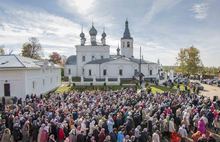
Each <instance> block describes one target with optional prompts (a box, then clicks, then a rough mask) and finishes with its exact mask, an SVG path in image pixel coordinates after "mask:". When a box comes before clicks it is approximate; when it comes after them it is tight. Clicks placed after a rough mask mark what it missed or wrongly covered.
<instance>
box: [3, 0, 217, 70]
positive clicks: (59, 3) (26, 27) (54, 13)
mask: <svg viewBox="0 0 220 142" xmlns="http://www.w3.org/2000/svg"><path fill="white" fill-rule="evenodd" d="M219 6H220V0H0V47H3V48H4V49H5V51H6V53H7V52H8V53H9V52H12V53H13V54H19V53H20V52H21V48H22V45H23V43H25V42H27V41H28V38H29V37H37V38H38V39H39V42H40V43H41V45H42V48H43V50H42V52H41V55H42V56H44V57H47V56H48V55H49V54H51V53H52V52H58V53H59V54H61V55H65V56H67V57H68V56H70V55H73V54H75V45H78V44H80V37H79V34H80V32H81V27H82V25H83V31H84V33H85V35H86V38H87V43H88V44H89V42H90V40H89V39H90V37H89V33H88V31H89V29H90V28H91V25H92V22H93V23H94V26H95V28H96V29H97V31H98V35H97V40H98V42H100V39H101V34H102V32H103V28H104V27H105V32H106V34H107V39H106V40H107V41H106V42H107V44H108V45H110V47H111V50H110V52H111V54H116V48H117V46H118V44H119V43H120V38H121V37H122V36H123V32H124V23H125V20H126V19H128V21H129V29H130V33H131V36H132V37H133V39H134V56H135V57H137V58H138V57H139V48H140V46H141V47H142V52H143V53H142V54H143V57H144V59H145V60H148V61H152V62H157V60H158V59H160V62H161V64H162V65H175V64H176V57H177V55H178V52H179V50H180V49H181V48H188V47H191V46H192V45H193V46H194V47H196V48H198V49H199V50H200V56H201V59H202V63H203V64H204V65H205V66H220V17H219V14H220V8H219Z"/></svg>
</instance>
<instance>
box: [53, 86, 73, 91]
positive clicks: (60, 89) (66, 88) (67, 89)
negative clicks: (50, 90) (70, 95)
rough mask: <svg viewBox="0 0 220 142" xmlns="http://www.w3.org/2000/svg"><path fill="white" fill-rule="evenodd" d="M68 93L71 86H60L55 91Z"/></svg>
mask: <svg viewBox="0 0 220 142" xmlns="http://www.w3.org/2000/svg"><path fill="white" fill-rule="evenodd" d="M69 91H71V86H68V85H62V86H60V87H58V88H57V89H56V91H55V93H64V92H69Z"/></svg>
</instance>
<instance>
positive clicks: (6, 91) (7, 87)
mask: <svg viewBox="0 0 220 142" xmlns="http://www.w3.org/2000/svg"><path fill="white" fill-rule="evenodd" d="M4 93H5V95H4V96H10V84H8V83H7V84H4Z"/></svg>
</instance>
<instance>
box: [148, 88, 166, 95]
mask: <svg viewBox="0 0 220 142" xmlns="http://www.w3.org/2000/svg"><path fill="white" fill-rule="evenodd" d="M151 92H152V93H153V94H156V93H164V91H163V90H161V89H159V88H157V87H151Z"/></svg>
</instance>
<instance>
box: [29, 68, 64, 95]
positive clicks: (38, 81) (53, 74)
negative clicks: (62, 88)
mask: <svg viewBox="0 0 220 142" xmlns="http://www.w3.org/2000/svg"><path fill="white" fill-rule="evenodd" d="M25 74H26V86H27V87H26V94H32V93H33V94H37V95H40V94H42V93H46V92H48V91H50V90H52V89H55V88H56V87H58V86H59V85H61V69H58V68H52V69H50V68H48V69H45V70H42V69H39V70H27V71H26V73H25ZM33 82H34V88H33Z"/></svg>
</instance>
